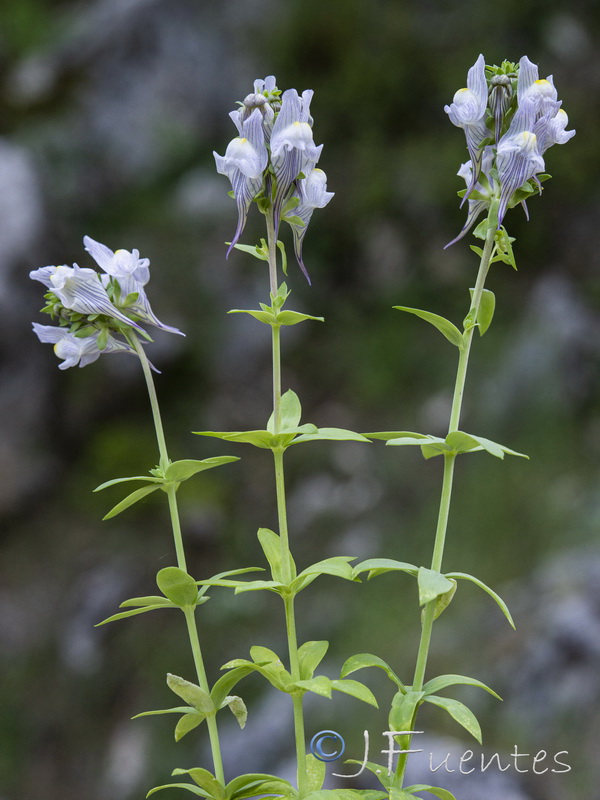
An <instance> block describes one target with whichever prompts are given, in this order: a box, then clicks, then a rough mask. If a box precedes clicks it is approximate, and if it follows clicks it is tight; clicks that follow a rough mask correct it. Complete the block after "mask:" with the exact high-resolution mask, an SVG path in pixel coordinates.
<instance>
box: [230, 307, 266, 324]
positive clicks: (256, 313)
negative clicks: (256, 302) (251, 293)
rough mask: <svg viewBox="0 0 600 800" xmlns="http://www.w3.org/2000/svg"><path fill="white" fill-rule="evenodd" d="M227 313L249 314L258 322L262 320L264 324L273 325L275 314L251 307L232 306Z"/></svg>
mask: <svg viewBox="0 0 600 800" xmlns="http://www.w3.org/2000/svg"><path fill="white" fill-rule="evenodd" d="M227 313H228V314H249V315H250V316H251V317H254V319H257V320H258V321H259V322H264V323H265V325H273V324H274V323H275V321H276V317H275V314H274V313H273V312H272V311H257V310H255V309H251V308H232V309H231V310H230V311H228V312H227Z"/></svg>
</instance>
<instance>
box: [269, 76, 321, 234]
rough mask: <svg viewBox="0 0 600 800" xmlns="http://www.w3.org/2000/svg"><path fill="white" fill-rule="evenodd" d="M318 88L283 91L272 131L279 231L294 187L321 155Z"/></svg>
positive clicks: (276, 216)
mask: <svg viewBox="0 0 600 800" xmlns="http://www.w3.org/2000/svg"><path fill="white" fill-rule="evenodd" d="M313 94H314V92H313V91H312V90H311V89H306V90H305V91H304V92H302V97H301V98H300V97H299V96H298V92H297V91H296V90H295V89H288V90H287V91H285V92H284V93H283V97H282V103H281V111H280V112H279V114H278V116H277V119H276V120H275V124H274V125H273V132H272V134H271V163H272V165H273V170H274V172H275V178H276V180H277V187H276V190H275V198H274V200H273V216H274V220H275V234H276V235H277V231H278V228H279V220H280V218H281V212H282V210H283V207H284V205H285V202H286V201H287V199H288V197H289V195H290V189H291V188H292V185H293V184H294V181H296V179H297V178H298V176H299V175H300V173H302V174H304V175H308V173H309V172H310V170H311V169H312V168H313V167H314V166H315V164H316V163H317V161H318V160H319V156H320V155H321V151H322V149H323V145H319V146H318V147H317V146H316V145H315V143H314V140H313V133H312V127H311V125H312V117H311V116H310V101H311V99H312V96H313Z"/></svg>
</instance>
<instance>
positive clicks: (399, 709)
mask: <svg viewBox="0 0 600 800" xmlns="http://www.w3.org/2000/svg"><path fill="white" fill-rule="evenodd" d="M423 696H424V695H423V692H406V694H403V693H402V692H396V694H395V695H394V698H393V700H392V708H391V710H390V714H389V718H388V722H389V725H390V730H391V731H410V730H412V722H413V717H414V716H415V711H416V710H417V708H418V707H419V704H420V703H421V701H422V700H423Z"/></svg>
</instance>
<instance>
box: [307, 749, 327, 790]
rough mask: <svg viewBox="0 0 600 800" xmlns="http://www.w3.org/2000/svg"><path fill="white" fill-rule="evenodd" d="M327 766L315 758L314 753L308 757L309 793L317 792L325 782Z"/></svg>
mask: <svg viewBox="0 0 600 800" xmlns="http://www.w3.org/2000/svg"><path fill="white" fill-rule="evenodd" d="M326 774H327V765H326V763H325V762H324V761H321V760H320V759H318V758H315V757H314V756H313V754H312V753H308V755H307V756H306V788H307V790H308V791H309V792H317V791H318V790H319V789H320V788H321V786H323V783H324V782H325V775H326Z"/></svg>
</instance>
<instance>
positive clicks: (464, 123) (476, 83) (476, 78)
mask: <svg viewBox="0 0 600 800" xmlns="http://www.w3.org/2000/svg"><path fill="white" fill-rule="evenodd" d="M487 102H488V85H487V81H486V78H485V59H484V57H483V55H482V54H480V56H479V58H478V59H477V61H476V62H475V63H474V64H473V66H472V67H471V69H470V70H469V72H468V73H467V85H466V87H465V88H464V89H459V90H458V91H457V92H456V93H455V95H454V98H453V102H452V104H451V105H449V106H444V111H445V112H446V114H448V116H449V117H450V121H451V122H452V123H453V124H454V125H456V126H457V127H459V128H462V129H463V130H464V132H465V138H466V140H467V150H468V151H469V155H470V156H471V163H472V165H473V171H472V178H471V184H470V185H469V186H468V187H467V191H466V194H465V196H464V198H463V203H464V201H465V200H466V198H467V197H468V196H469V194H470V193H471V191H472V189H473V187H474V186H475V183H476V181H477V178H478V177H479V172H480V170H481V157H482V152H481V145H482V142H483V140H484V139H485V138H486V137H488V136H489V135H490V132H489V131H488V129H487V128H486V126H485V114H486V108H487Z"/></svg>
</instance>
